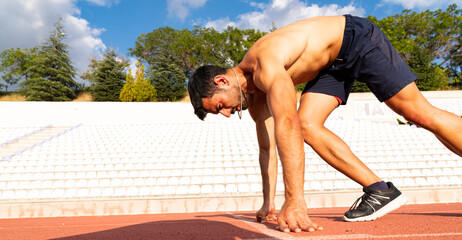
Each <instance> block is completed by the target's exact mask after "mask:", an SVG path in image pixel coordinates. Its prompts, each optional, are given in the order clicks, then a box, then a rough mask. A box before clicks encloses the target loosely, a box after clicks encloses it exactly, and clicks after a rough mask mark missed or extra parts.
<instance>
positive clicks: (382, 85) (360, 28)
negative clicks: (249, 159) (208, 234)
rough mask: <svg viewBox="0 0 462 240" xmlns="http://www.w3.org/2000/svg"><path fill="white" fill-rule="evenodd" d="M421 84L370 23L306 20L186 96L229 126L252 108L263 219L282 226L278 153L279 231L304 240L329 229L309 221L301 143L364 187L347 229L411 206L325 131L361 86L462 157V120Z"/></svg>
mask: <svg viewBox="0 0 462 240" xmlns="http://www.w3.org/2000/svg"><path fill="white" fill-rule="evenodd" d="M416 78H417V75H415V74H414V73H412V72H411V71H410V69H409V68H408V66H407V65H406V64H405V62H404V61H403V60H402V59H401V58H400V56H399V54H398V53H397V52H396V51H395V50H394V49H393V47H392V46H391V44H390V42H389V41H388V39H387V38H386V36H385V35H384V34H383V32H381V31H380V30H379V29H378V28H377V27H376V26H374V25H373V24H372V23H371V22H369V21H368V20H367V19H364V18H359V17H353V16H351V15H346V16H334V17H315V18H310V19H305V20H301V21H299V22H296V23H293V24H290V25H288V26H286V27H283V28H280V29H278V30H276V31H274V32H272V33H269V34H267V35H265V36H264V37H262V38H261V39H259V40H258V41H257V42H255V44H254V45H253V46H252V48H250V50H249V51H248V52H247V55H246V56H245V58H244V60H243V61H242V62H241V63H239V65H238V66H236V67H234V68H232V69H225V68H221V67H216V66H202V67H200V68H198V69H197V70H196V72H195V73H194V74H193V76H192V77H191V79H190V81H189V85H188V91H189V94H190V97H191V103H192V105H193V107H194V110H195V111H194V112H195V114H196V115H197V116H198V117H199V118H200V119H202V120H203V119H204V118H205V116H206V114H207V113H213V114H218V113H221V114H223V115H224V116H226V117H230V116H231V114H233V113H234V112H235V111H238V112H239V114H241V111H242V110H245V109H247V108H248V109H249V112H250V115H251V117H252V118H253V120H254V121H255V123H256V128H257V136H258V143H259V148H260V156H259V161H260V167H261V172H262V179H263V198H264V203H263V206H262V208H261V209H260V210H259V211H258V212H257V219H258V220H259V221H261V220H275V216H274V208H275V206H274V195H275V190H276V175H277V156H276V155H277V153H276V147H277V149H278V151H279V156H280V159H281V163H282V169H283V180H284V185H285V203H284V205H283V206H282V208H281V210H280V212H279V215H278V217H277V222H278V225H279V229H280V230H281V231H284V232H290V231H294V232H300V231H315V230H321V229H322V227H320V226H318V225H317V224H316V223H314V222H312V221H311V220H310V219H309V217H308V214H307V206H306V202H305V198H304V192H303V184H304V170H305V161H304V160H305V155H304V147H303V142H306V143H307V144H309V145H310V146H311V147H312V148H313V149H314V150H315V151H316V152H317V153H318V154H319V156H321V157H322V158H323V159H324V160H325V161H326V162H327V163H328V164H330V165H331V166H333V167H334V168H336V169H337V170H339V171H340V172H342V173H343V174H345V175H346V176H348V177H350V178H351V179H353V180H354V181H356V182H357V183H359V184H360V185H362V186H363V187H364V188H363V191H364V192H365V193H364V195H363V197H362V198H361V199H362V201H361V203H360V204H359V205H358V206H357V207H356V203H355V204H353V206H352V208H350V210H349V211H347V212H346V213H345V215H344V219H345V220H346V221H370V220H374V219H376V218H378V217H381V216H383V215H384V214H386V213H388V212H390V211H392V210H394V209H397V208H399V207H400V206H401V205H403V204H404V203H405V202H406V201H407V198H406V197H405V196H404V195H402V194H401V192H400V191H399V190H398V189H396V187H394V186H393V184H391V183H385V182H383V181H382V180H381V179H380V178H379V177H378V176H376V175H375V174H374V173H373V172H372V171H371V170H370V169H369V168H368V167H367V166H366V165H364V163H362V162H361V161H360V160H359V159H358V158H357V157H356V156H355V155H354V154H353V153H352V152H351V150H350V148H349V147H348V146H347V145H346V143H345V142H343V141H342V140H341V139H340V138H339V137H338V136H337V135H335V134H334V133H332V132H331V131H330V130H328V129H327V128H326V127H325V126H324V122H325V121H326V119H327V117H328V116H329V115H330V114H331V112H332V111H333V110H334V109H335V108H337V107H338V106H339V105H340V104H345V103H346V101H347V98H348V95H349V92H350V89H351V86H352V84H353V81H354V79H357V80H359V81H362V82H365V83H367V84H368V86H369V88H370V89H371V91H372V92H373V93H374V94H375V95H376V97H377V98H378V100H380V101H382V102H385V103H386V104H387V106H389V107H390V108H391V109H393V110H394V111H395V112H397V113H398V114H400V115H402V116H403V117H404V118H406V119H407V120H409V121H411V122H413V123H415V124H416V125H418V126H420V127H423V128H425V129H427V130H429V131H431V132H432V133H434V134H435V135H436V137H437V138H438V139H439V140H440V141H441V142H442V143H443V144H444V145H445V146H446V147H448V148H449V149H450V150H451V151H453V152H454V153H456V154H458V155H459V156H462V131H461V130H460V129H462V119H461V118H460V117H458V116H456V115H455V114H452V113H449V112H446V111H443V110H441V109H438V108H435V107H433V106H432V105H430V104H429V102H428V101H427V100H426V99H425V98H424V97H423V95H422V94H421V93H420V91H419V90H418V88H417V87H416V85H415V83H414V80H415V79H416ZM302 83H307V84H306V87H305V90H304V91H303V93H304V94H303V95H302V97H301V100H300V107H299V109H298V111H297V98H296V92H295V88H294V86H295V85H298V84H302ZM358 200H359V199H358ZM357 202H358V201H357Z"/></svg>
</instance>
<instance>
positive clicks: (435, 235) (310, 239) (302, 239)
mask: <svg viewBox="0 0 462 240" xmlns="http://www.w3.org/2000/svg"><path fill="white" fill-rule="evenodd" d="M453 236H462V233H424V234H395V235H371V234H351V235H327V236H311V237H307V236H303V237H294V236H290V235H288V234H287V235H284V236H282V237H275V236H272V238H254V239H247V240H274V239H291V240H295V239H296V240H332V239H416V238H422V237H431V238H438V237H453Z"/></svg>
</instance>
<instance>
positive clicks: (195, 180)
mask: <svg viewBox="0 0 462 240" xmlns="http://www.w3.org/2000/svg"><path fill="white" fill-rule="evenodd" d="M375 172H376V174H378V175H379V176H381V177H382V178H389V179H395V178H402V177H406V176H407V177H413V178H416V177H425V178H426V177H442V176H446V177H451V176H456V177H457V176H460V177H462V167H460V168H434V169H410V170H406V169H405V170H400V169H395V170H377V171H375ZM278 179H280V180H282V174H279V175H278ZM305 179H310V180H344V179H347V177H345V176H344V175H343V174H342V173H340V172H336V171H330V172H305ZM260 181H261V177H260V174H259V172H258V170H257V169H251V171H250V170H247V172H244V171H236V172H235V171H226V170H223V169H220V171H210V172H209V174H208V175H202V172H201V171H196V170H190V171H189V172H187V171H180V170H178V171H176V172H175V171H173V172H162V171H156V170H154V171H147V170H144V171H141V172H138V171H101V172H57V173H50V172H47V173H34V174H24V173H14V174H11V173H7V174H5V175H2V177H1V178H0V189H1V188H7V189H12V188H15V187H18V186H22V187H24V186H32V187H41V188H47V187H50V186H54V187H59V186H61V185H62V184H65V183H66V184H70V185H73V184H76V183H78V184H77V185H78V186H82V185H86V184H88V185H89V186H93V185H94V184H96V185H98V184H121V182H124V184H136V185H143V184H157V185H176V184H178V183H180V184H201V183H213V182H215V183H222V182H223V183H224V182H226V183H235V182H238V183H245V182H248V183H251V182H260Z"/></svg>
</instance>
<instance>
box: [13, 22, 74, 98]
mask: <svg viewBox="0 0 462 240" xmlns="http://www.w3.org/2000/svg"><path fill="white" fill-rule="evenodd" d="M64 38H65V33H64V30H63V26H62V25H61V19H60V20H58V21H57V22H56V23H55V30H54V31H53V32H52V33H51V35H50V36H49V38H48V39H47V40H46V41H45V43H44V45H43V46H40V47H39V49H38V51H37V54H36V55H35V56H34V57H33V58H32V59H31V61H30V63H29V64H28V66H27V70H26V72H27V73H26V75H27V76H30V77H29V78H27V79H25V80H24V81H23V82H22V83H21V86H22V88H21V90H20V92H21V93H22V94H23V95H24V96H25V97H26V99H27V100H29V101H69V100H72V99H75V98H76V95H75V92H76V91H78V88H79V85H78V84H77V83H76V82H75V80H74V78H75V75H76V69H75V67H74V66H73V65H72V62H71V60H70V57H69V52H68V50H67V49H68V48H69V47H68V45H67V44H65V43H63V40H64Z"/></svg>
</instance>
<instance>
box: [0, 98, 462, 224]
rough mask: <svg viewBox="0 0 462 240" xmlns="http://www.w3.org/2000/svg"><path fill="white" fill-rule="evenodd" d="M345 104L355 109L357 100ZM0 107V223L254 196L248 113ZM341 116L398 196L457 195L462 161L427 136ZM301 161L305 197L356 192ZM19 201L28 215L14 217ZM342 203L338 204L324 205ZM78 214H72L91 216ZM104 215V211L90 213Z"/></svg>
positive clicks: (351, 138)
mask: <svg viewBox="0 0 462 240" xmlns="http://www.w3.org/2000/svg"><path fill="white" fill-rule="evenodd" d="M456 96H460V97H459V98H457V97H456V98H451V99H449V100H446V101H444V99H443V100H442V99H436V100H435V101H436V102H439V103H440V105H444V104H446V105H449V106H450V107H451V109H449V110H451V111H453V112H455V113H457V114H459V115H461V114H462V94H460V95H456ZM350 101H352V104H351V105H352V106H353V107H355V106H361V107H360V108H361V109H363V110H364V108H363V106H364V104H365V103H364V102H361V101H362V100H354V99H353V100H350ZM366 101H368V100H366ZM448 103H450V104H448ZM368 104H369V105H370V106H374V104H380V103H378V102H368ZM347 106H348V105H347ZM378 106H379V107H377V106H375V108H376V109H378V108H382V107H383V106H382V105H378ZM0 109H4V110H5V111H11V112H9V113H8V114H7V115H8V116H10V118H9V119H2V120H0V144H1V145H0V160H1V161H0V210H1V211H0V212H1V214H0V217H21V216H23V217H24V216H29V217H30V216H32V217H34V216H60V215H63V216H64V215H66V216H67V215H69V214H70V213H69V211H67V212H61V213H60V212H56V211H55V212H54V213H47V212H46V211H45V212H43V209H42V210H33V209H32V208H33V206H38V208H40V204H38V205H37V203H42V204H48V205H53V204H54V205H59V204H60V203H63V202H69V201H74V202H76V203H78V202H86V201H87V202H89V201H90V202H95V201H105V200H108V201H114V200H121V199H122V200H124V201H129V200H140V199H141V200H146V199H150V200H152V199H154V200H172V199H207V198H214V199H217V198H240V201H245V199H250V200H252V201H255V199H259V198H261V176H260V168H259V164H258V143H257V139H256V133H255V124H254V123H253V121H252V120H251V119H250V117H249V116H248V114H245V115H244V118H243V119H242V120H239V119H238V118H237V116H233V117H232V118H230V119H227V118H224V117H222V116H208V117H207V119H206V121H205V122H202V121H200V120H198V119H197V118H196V117H195V115H194V114H193V112H192V107H191V106H190V104H189V103H0ZM339 112H340V113H336V114H334V115H333V116H332V117H331V118H329V119H328V121H327V123H326V125H327V126H328V128H329V129H331V130H332V131H333V132H335V133H337V134H338V135H339V136H340V137H341V138H343V139H344V140H345V141H346V142H347V144H348V145H349V146H350V147H351V148H352V150H353V152H354V153H355V154H356V155H357V156H358V157H359V158H360V159H361V160H363V162H365V163H366V165H367V166H368V167H369V168H371V169H372V170H373V171H374V172H375V173H376V174H377V175H378V176H380V177H381V178H383V179H384V180H391V181H393V183H394V184H395V185H397V186H399V187H400V188H401V189H404V190H406V189H418V190H419V189H420V190H425V189H448V190H449V191H451V192H460V191H461V188H462V159H461V158H460V157H459V156H457V155H455V154H453V153H452V152H450V151H449V150H447V149H446V148H445V147H444V146H443V145H442V144H441V143H440V142H439V141H438V140H437V139H436V138H435V137H434V136H433V135H432V134H431V133H430V132H428V131H426V130H423V129H421V128H417V127H415V126H408V125H398V124H397V123H396V122H395V121H390V119H394V120H396V118H397V117H396V116H393V117H391V116H392V115H391V114H390V113H389V112H384V111H383V112H382V116H380V114H377V111H375V113H376V114H375V115H374V116H373V118H371V116H370V114H369V115H368V116H364V117H363V118H351V117H350V116H348V115H343V116H342V113H341V111H339ZM348 112H349V113H350V112H357V113H358V112H360V111H358V110H354V111H353V110H350V111H348ZM379 112H380V111H379ZM38 113H40V114H39V115H36V114H38ZM359 115H361V114H359ZM366 115H367V114H366ZM31 139H32V140H31ZM11 149H14V150H11ZM305 156H306V158H305V159H306V161H305V162H306V166H305V184H304V190H305V191H306V193H307V195H309V196H313V195H316V194H320V195H323V194H336V193H337V192H340V193H345V192H350V193H354V194H356V195H360V194H361V187H360V186H359V185H358V184H357V183H355V182H353V181H352V180H350V179H348V178H347V177H345V176H344V175H343V174H341V173H339V172H338V171H336V170H335V169H333V168H332V167H330V166H329V165H327V164H326V163H325V162H324V161H323V160H322V159H321V158H320V157H319V156H318V155H317V154H316V153H315V152H314V151H313V150H312V149H311V148H310V147H309V146H307V145H305ZM278 173H279V174H278V184H277V194H278V196H279V198H280V197H281V196H283V192H284V185H283V181H282V169H281V166H280V164H279V169H278ZM437 198H438V199H439V201H453V199H454V197H452V198H451V197H449V198H448V199H449V200H444V198H443V197H442V196H440V197H437ZM257 201H258V200H257ZM336 201H337V200H336ZM413 201H414V202H417V203H418V202H419V200H418V199H417V198H416V199H414V200H413ZM426 201H428V199H426ZM135 202H136V201H135ZM18 203H19V204H21V203H22V204H24V205H27V206H28V207H29V208H31V209H32V210H31V209H29V211H28V212H27V213H24V211H22V212H21V211H19V210H17V208H18V206H17V205H18ZM351 203H352V202H351V201H350V199H349V198H345V200H344V202H342V201H337V202H335V203H330V205H333V206H345V205H347V204H351ZM34 204H35V205H34ZM252 204H253V205H252V206H255V205H258V204H255V203H252ZM74 208H75V209H78V206H74ZM229 208H230V210H236V209H237V208H236V206H231V207H229ZM11 209H13V210H11ZM15 209H16V210H15ZM75 209H74V210H72V211H74V214H77V215H85V214H89V215H95V213H94V212H90V213H88V212H86V213H85V212H79V211H78V210H75ZM193 209H195V211H201V210H204V209H205V208H201V207H199V206H196V207H193ZM221 209H225V210H226V206H224V207H223V208H221ZM251 210H256V209H251ZM72 211H70V212H72ZM156 211H159V210H152V211H151V212H156ZM160 211H161V212H168V211H175V210H172V209H170V210H169V209H163V210H160ZM178 211H181V209H179V210H178ZM188 211H194V210H191V209H190V210H188ZM123 213H124V214H130V213H137V212H136V211H135V212H130V211H128V212H127V211H125V210H124V211H123ZM104 214H111V211H109V212H108V211H102V212H98V213H96V215H104Z"/></svg>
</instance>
